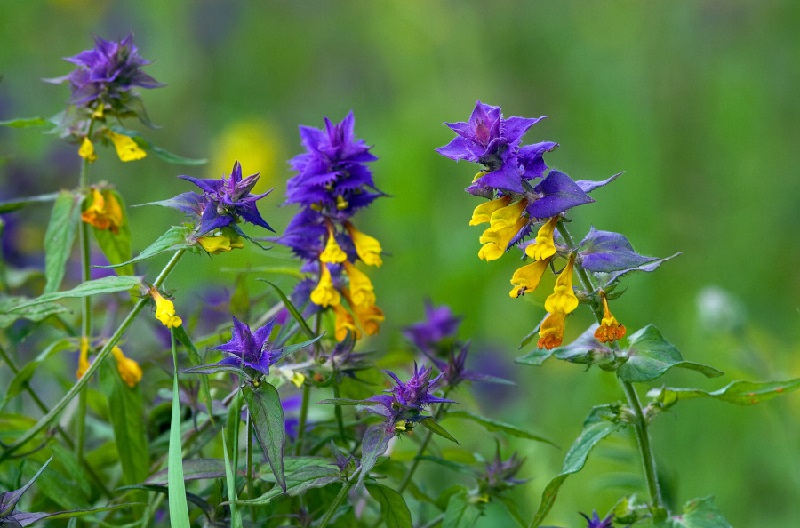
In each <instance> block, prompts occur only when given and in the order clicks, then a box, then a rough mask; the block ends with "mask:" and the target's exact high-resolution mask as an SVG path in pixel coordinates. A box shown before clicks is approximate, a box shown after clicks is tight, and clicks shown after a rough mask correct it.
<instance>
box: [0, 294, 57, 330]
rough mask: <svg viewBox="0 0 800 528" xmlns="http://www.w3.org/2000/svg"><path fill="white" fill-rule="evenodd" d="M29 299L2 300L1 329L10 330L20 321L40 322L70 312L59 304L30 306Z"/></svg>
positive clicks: (0, 302)
mask: <svg viewBox="0 0 800 528" xmlns="http://www.w3.org/2000/svg"><path fill="white" fill-rule="evenodd" d="M30 302H31V299H28V298H27V297H5V298H3V299H0V328H8V327H9V326H11V325H12V324H14V323H15V322H16V321H18V320H20V319H28V320H30V321H33V322H37V323H38V322H39V321H43V320H45V319H47V318H48V317H50V316H51V315H57V314H61V313H64V312H68V311H69V310H68V309H67V308H66V307H65V306H63V305H61V304H58V303H55V302H51V303H45V304H36V305H31V304H30Z"/></svg>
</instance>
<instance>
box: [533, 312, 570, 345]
mask: <svg viewBox="0 0 800 528" xmlns="http://www.w3.org/2000/svg"><path fill="white" fill-rule="evenodd" d="M566 315H567V314H565V313H564V312H555V313H549V314H547V317H546V318H545V320H544V321H542V325H541V326H540V327H539V342H538V343H537V345H536V346H538V347H539V348H546V349H548V350H550V349H552V348H555V347H557V346H560V345H561V343H562V342H563V341H564V319H565V318H566Z"/></svg>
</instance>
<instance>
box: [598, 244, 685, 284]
mask: <svg viewBox="0 0 800 528" xmlns="http://www.w3.org/2000/svg"><path fill="white" fill-rule="evenodd" d="M678 255H680V252H678V253H675V254H674V255H671V256H669V257H666V258H662V259H656V260H653V261H651V262H648V263H647V264H645V265H643V266H637V267H635V268H628V269H624V270H619V271H617V272H614V273H611V274H610V275H609V276H608V279H607V280H606V285H608V284H611V283H613V282H614V281H616V280H617V279H619V278H620V277H622V276H623V275H626V274H628V273H630V272H632V271H646V272H648V273H650V272H652V271H655V270H656V269H658V267H659V266H661V264H662V263H664V262H666V261H668V260H672V259H674V258H675V257H677V256H678Z"/></svg>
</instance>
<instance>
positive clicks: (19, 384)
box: [0, 339, 75, 411]
mask: <svg viewBox="0 0 800 528" xmlns="http://www.w3.org/2000/svg"><path fill="white" fill-rule="evenodd" d="M74 346H75V345H74V344H73V343H71V342H70V341H69V340H67V339H59V340H58V341H56V342H55V343H51V344H50V345H49V346H48V347H47V348H45V349H44V350H43V351H42V352H41V353H40V354H39V355H38V356H36V358H35V359H34V360H33V361H31V362H29V363H27V364H26V365H25V366H24V367H22V368H21V369H19V372H17V373H16V374H15V375H14V377H13V378H12V379H11V383H9V384H8V387H7V388H6V390H5V394H3V400H2V401H0V411H2V410H3V409H5V407H6V404H8V402H10V401H11V400H12V399H13V398H15V397H16V396H17V395H19V394H20V393H21V392H22V391H23V390H24V389H25V386H26V385H27V383H28V382H29V381H30V380H31V378H33V375H34V374H35V373H36V369H37V368H39V365H41V364H42V363H44V362H45V361H47V359H48V358H49V357H50V356H52V355H53V354H57V353H58V352H61V351H62V350H66V349H68V348H72V347H74Z"/></svg>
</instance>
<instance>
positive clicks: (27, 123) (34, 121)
mask: <svg viewBox="0 0 800 528" xmlns="http://www.w3.org/2000/svg"><path fill="white" fill-rule="evenodd" d="M49 124H50V121H48V120H47V119H45V118H43V117H39V116H36V117H18V118H16V119H9V120H7V121H0V126H7V127H11V128H28V127H40V126H46V125H49Z"/></svg>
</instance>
